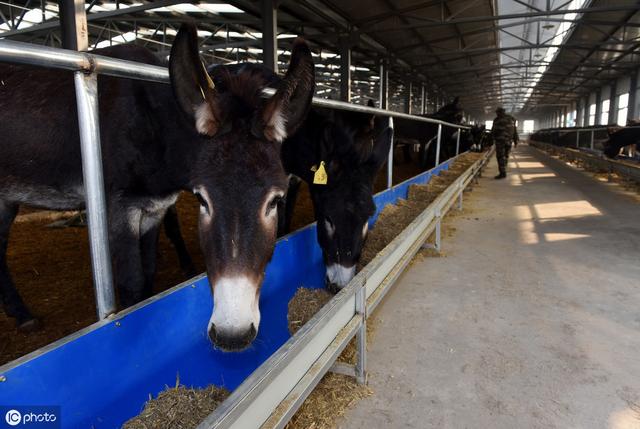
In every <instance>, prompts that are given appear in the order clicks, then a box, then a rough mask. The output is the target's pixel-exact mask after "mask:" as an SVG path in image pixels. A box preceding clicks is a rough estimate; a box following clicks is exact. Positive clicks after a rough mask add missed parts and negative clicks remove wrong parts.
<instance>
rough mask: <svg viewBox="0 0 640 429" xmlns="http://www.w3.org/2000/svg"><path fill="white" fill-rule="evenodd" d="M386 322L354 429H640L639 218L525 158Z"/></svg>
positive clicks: (578, 177)
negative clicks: (369, 390) (370, 389)
mask: <svg viewBox="0 0 640 429" xmlns="http://www.w3.org/2000/svg"><path fill="white" fill-rule="evenodd" d="M495 174H496V164H495V160H493V162H492V164H490V166H489V167H488V168H487V170H486V171H485V178H484V179H482V180H481V182H480V186H476V188H475V189H474V190H473V192H472V193H470V194H465V196H466V198H467V199H466V204H467V208H468V209H467V210H466V211H465V213H463V214H462V215H460V216H458V217H457V218H455V219H454V221H453V223H452V225H454V226H455V228H456V229H457V231H456V232H455V234H454V235H453V237H451V238H448V237H447V236H446V235H445V237H444V242H443V243H444V252H445V254H446V257H443V258H427V259H424V260H422V261H420V262H416V263H415V264H414V265H413V266H412V267H410V268H409V269H408V270H407V272H406V273H405V274H404V275H403V277H402V278H401V279H400V281H399V282H398V284H397V285H396V287H395V288H394V289H393V291H392V292H391V293H390V294H389V295H388V296H387V298H386V300H385V302H384V303H383V305H382V306H381V307H380V309H379V311H378V312H377V313H376V317H377V318H379V319H381V323H379V324H378V327H377V330H376V333H375V334H374V338H373V342H372V344H370V346H369V352H370V353H369V356H368V359H369V371H370V373H369V384H370V386H371V387H372V389H373V391H374V394H373V395H372V396H371V397H369V398H367V399H365V400H363V401H361V402H359V403H358V404H357V405H356V406H355V408H354V409H352V410H350V411H349V412H348V413H347V415H346V416H345V418H344V419H343V420H342V421H341V422H340V424H339V427H344V428H366V429H372V428H400V427H406V428H509V429H513V428H610V429H629V428H635V429H637V428H640V206H639V205H638V201H637V200H636V199H634V198H632V197H630V196H628V195H624V194H623V193H622V192H620V191H619V190H618V188H617V187H616V186H611V185H608V184H605V183H600V182H597V181H596V180H595V179H593V178H591V177H589V176H587V175H586V174H585V173H582V172H580V171H577V170H575V169H573V168H571V167H569V166H567V165H565V164H564V163H562V162H560V161H558V160H555V159H552V158H549V157H547V156H546V155H543V154H541V153H540V152H537V151H536V150H535V149H533V148H529V147H527V146H524V147H522V146H521V147H519V148H518V149H517V150H516V151H515V153H514V154H513V155H512V158H511V161H510V175H509V177H508V179H507V180H502V181H497V180H493V176H494V175H495Z"/></svg>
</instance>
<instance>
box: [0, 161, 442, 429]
mask: <svg viewBox="0 0 640 429" xmlns="http://www.w3.org/2000/svg"><path fill="white" fill-rule="evenodd" d="M447 168H448V163H444V164H442V165H440V166H439V167H438V168H437V170H441V169H447ZM432 173H433V170H432V171H431V172H426V173H423V174H421V175H419V176H416V177H414V178H412V179H409V180H408V181H406V182H403V183H401V184H399V185H396V186H395V187H394V188H392V189H389V190H387V191H384V192H381V193H379V194H377V195H376V196H375V201H376V205H377V207H378V210H377V211H376V214H375V216H374V217H373V218H372V223H373V222H374V221H375V219H376V218H377V215H378V214H379V212H380V210H382V208H383V207H384V206H385V205H386V204H389V203H394V202H395V201H396V200H397V199H398V198H406V196H407V192H408V187H409V185H410V184H413V183H426V182H428V180H429V179H430V177H431V175H432ZM324 271H325V269H324V265H323V262H322V252H321V250H320V247H319V246H318V244H317V241H316V228H315V224H313V225H309V226H307V227H305V228H303V229H301V230H299V231H297V232H295V233H293V234H291V235H289V236H286V237H284V238H282V239H281V240H279V241H278V243H277V245H276V249H275V253H274V256H273V259H272V261H271V263H270V264H269V266H268V267H267V272H266V276H265V281H264V284H263V287H262V292H261V297H260V309H261V312H262V318H261V324H260V330H259V333H258V337H257V338H256V340H255V341H254V343H253V345H252V346H251V348H250V349H248V350H246V351H243V352H240V353H224V352H220V351H218V350H215V349H214V348H213V347H212V346H211V344H210V343H209V341H208V338H207V335H206V326H207V323H208V321H209V317H210V315H211V311H212V299H211V292H210V289H209V284H208V282H207V280H206V278H201V279H199V280H195V281H193V282H188V283H185V284H184V285H182V286H180V287H177V288H175V289H173V290H171V291H170V292H168V293H166V294H164V295H163V296H161V297H159V298H158V297H156V298H155V299H154V298H152V299H150V300H149V301H148V303H147V304H146V305H144V306H142V307H140V308H138V309H136V310H134V311H130V312H128V313H126V314H124V315H122V316H119V317H118V318H117V319H116V320H114V321H112V322H109V323H107V324H96V325H94V327H93V328H91V329H88V332H87V333H85V334H84V335H81V336H79V337H78V338H76V339H74V340H72V341H68V340H61V341H60V342H59V345H58V346H57V347H55V348H53V349H52V350H50V351H48V352H46V353H39V352H35V353H33V354H32V356H31V357H32V358H31V359H29V360H27V361H26V362H25V363H22V364H19V365H13V367H12V365H7V366H5V367H4V368H5V369H6V370H4V371H2V372H1V374H2V375H4V376H5V377H6V381H5V382H3V383H0V404H1V405H55V406H60V407H61V412H62V419H61V423H62V427H64V428H83V429H84V428H90V427H94V428H119V427H120V426H121V425H122V423H123V422H125V421H126V420H128V419H129V418H131V417H132V416H135V415H136V414H138V413H139V412H140V411H141V410H142V407H143V405H144V403H145V401H146V400H147V399H148V398H149V395H152V396H154V397H155V396H156V395H157V394H158V393H159V392H160V391H161V390H163V389H164V388H165V387H166V386H173V385H175V383H176V378H177V377H178V375H179V377H180V382H181V383H182V384H184V385H187V386H194V387H204V386H207V385H209V384H215V385H218V386H225V387H227V388H228V389H230V390H232V389H234V388H236V387H237V386H238V385H239V384H240V383H242V381H243V380H244V379H245V378H246V377H247V376H248V375H249V374H251V372H253V371H254V370H255V369H256V368H257V367H258V366H259V365H260V364H261V363H262V362H264V361H265V360H266V359H267V358H268V357H269V356H270V355H271V354H273V353H274V352H275V351H276V350H277V349H278V348H279V347H280V346H281V345H282V344H284V343H285V342H286V341H287V339H289V332H288V328H287V305H288V302H289V300H290V299H291V298H292V297H293V295H294V293H295V291H296V290H297V288H298V287H300V286H305V287H313V288H318V287H323V286H324V274H325V273H324ZM7 368H10V369H7Z"/></svg>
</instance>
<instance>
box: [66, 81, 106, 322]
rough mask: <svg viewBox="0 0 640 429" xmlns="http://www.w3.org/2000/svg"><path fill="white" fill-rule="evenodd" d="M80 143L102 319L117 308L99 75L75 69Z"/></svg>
mask: <svg viewBox="0 0 640 429" xmlns="http://www.w3.org/2000/svg"><path fill="white" fill-rule="evenodd" d="M73 77H74V81H75V86H76V102H77V106H78V124H79V128H80V147H81V152H82V175H83V178H84V190H85V201H86V207H87V224H88V227H89V247H90V249H91V265H92V267H93V286H94V289H95V294H96V306H97V310H98V318H100V319H104V318H105V317H107V316H108V315H109V314H112V313H114V312H115V310H116V300H115V293H114V290H113V276H112V273H111V255H110V252H109V233H108V223H107V204H106V198H105V192H104V178H103V174H102V151H101V148H100V123H99V121H98V76H96V75H95V74H91V75H85V74H84V73H82V72H75V73H74V76H73Z"/></svg>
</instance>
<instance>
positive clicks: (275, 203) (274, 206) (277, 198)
mask: <svg viewBox="0 0 640 429" xmlns="http://www.w3.org/2000/svg"><path fill="white" fill-rule="evenodd" d="M282 199H283V198H282V195H276V196H275V197H273V198H272V199H271V201H269V204H267V216H269V214H270V213H271V211H272V210H275V209H277V208H278V204H280V202H282Z"/></svg>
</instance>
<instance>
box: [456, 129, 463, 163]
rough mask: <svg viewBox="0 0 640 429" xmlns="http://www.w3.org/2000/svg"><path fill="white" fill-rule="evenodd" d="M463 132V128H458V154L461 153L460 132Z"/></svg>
mask: <svg viewBox="0 0 640 429" xmlns="http://www.w3.org/2000/svg"><path fill="white" fill-rule="evenodd" d="M461 132H462V128H458V132H457V133H456V134H457V137H456V156H458V154H459V153H460V133H461Z"/></svg>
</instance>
